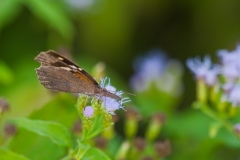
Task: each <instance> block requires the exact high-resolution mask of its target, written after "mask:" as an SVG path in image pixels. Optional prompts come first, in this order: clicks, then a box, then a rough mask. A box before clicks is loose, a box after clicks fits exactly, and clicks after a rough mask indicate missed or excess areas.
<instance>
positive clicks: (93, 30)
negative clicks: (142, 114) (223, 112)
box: [0, 0, 240, 107]
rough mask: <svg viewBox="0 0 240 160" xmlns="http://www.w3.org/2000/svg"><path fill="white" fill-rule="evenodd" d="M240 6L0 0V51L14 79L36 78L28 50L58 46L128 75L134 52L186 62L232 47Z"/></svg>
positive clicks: (164, 0)
mask: <svg viewBox="0 0 240 160" xmlns="http://www.w3.org/2000/svg"><path fill="white" fill-rule="evenodd" d="M74 3H75V4H74ZM239 7H240V2H239V1H238V0H230V1H229V0H222V1H190V0H184V1H169V0H150V1H145V0H139V1H135V0H121V1H111V0H99V1H97V0H88V1H87V0H79V1H77V0H69V1H67V0H66V1H63V0H43V1H37V0H0V59H1V60H2V61H4V62H5V63H6V65H7V66H8V67H9V68H10V69H11V70H12V72H13V74H14V78H13V82H12V84H11V85H13V84H15V85H16V84H19V83H21V82H27V81H30V80H36V75H35V72H34V71H33V69H34V68H36V67H38V66H39V64H38V63H36V62H35V61H34V60H33V58H34V57H35V56H36V55H37V54H38V53H39V52H40V51H46V50H49V49H53V50H58V49H59V48H61V47H66V48H68V49H69V50H70V51H71V53H72V54H73V57H74V58H75V59H76V61H77V62H78V63H79V64H80V65H81V66H82V67H84V68H87V66H85V65H84V64H85V62H83V61H85V59H84V58H82V57H88V58H90V59H91V60H92V61H93V60H95V62H97V61H103V62H105V63H106V64H107V67H109V68H111V69H112V70H113V71H114V72H117V73H118V74H119V75H120V76H121V77H122V78H123V79H124V80H125V81H128V80H129V77H130V76H131V75H132V74H133V71H132V61H133V59H134V58H135V57H136V56H137V55H138V54H144V53H146V52H147V51H148V50H150V49H152V48H160V49H162V50H163V51H164V52H165V53H167V54H168V55H169V56H170V57H172V58H174V59H178V60H180V61H181V62H182V63H183V64H185V60H186V59H187V58H188V57H193V56H195V55H204V54H206V53H209V54H215V51H216V50H218V49H221V48H229V49H232V48H234V47H235V46H236V42H238V41H239V37H240V10H239ZM86 63H88V62H86ZM22 70H24V73H22V72H20V71H22ZM185 73H186V76H184V83H185V86H188V87H185V92H184V96H183V97H184V98H183V101H182V105H181V106H182V107H184V106H186V105H188V104H189V103H191V102H192V101H193V100H194V96H193V94H194V90H193V88H194V86H193V80H192V77H191V75H190V74H189V72H188V71H187V72H185ZM19 74H24V75H21V77H18V75H19ZM1 88H2V86H1ZM185 97H187V98H185Z"/></svg>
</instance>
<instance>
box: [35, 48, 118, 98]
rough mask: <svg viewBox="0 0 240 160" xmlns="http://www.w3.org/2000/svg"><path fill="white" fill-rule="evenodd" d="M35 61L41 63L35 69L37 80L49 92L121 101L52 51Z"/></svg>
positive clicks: (85, 73) (43, 53)
mask: <svg viewBox="0 0 240 160" xmlns="http://www.w3.org/2000/svg"><path fill="white" fill-rule="evenodd" d="M35 60H36V61H38V62H40V63H41V66H40V67H39V68H37V69H36V72H37V75H38V79H39V81H40V83H41V84H42V85H43V86H44V87H46V88H48V89H50V90H57V91H63V92H71V93H83V94H86V95H89V96H105V97H110V98H113V99H116V100H121V97H119V96H117V95H115V94H113V93H111V92H109V91H107V90H106V89H105V88H102V87H101V86H100V85H99V84H98V83H97V82H96V81H95V79H94V78H93V77H92V76H91V75H90V74H88V73H87V72H86V71H85V70H84V69H83V68H81V67H79V66H78V65H77V64H75V63H73V62H72V61H70V60H68V59H67V58H65V57H63V56H61V55H59V54H57V53H56V52H54V51H51V50H50V51H46V52H41V53H40V54H39V55H38V56H37V57H35Z"/></svg>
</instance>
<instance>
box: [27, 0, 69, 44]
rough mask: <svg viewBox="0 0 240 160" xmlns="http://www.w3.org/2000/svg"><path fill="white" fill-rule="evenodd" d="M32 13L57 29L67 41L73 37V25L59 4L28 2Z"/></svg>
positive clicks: (42, 0) (42, 1) (33, 0)
mask: <svg viewBox="0 0 240 160" xmlns="http://www.w3.org/2000/svg"><path fill="white" fill-rule="evenodd" d="M26 2H27V5H28V6H29V8H30V9H31V10H32V12H33V13H34V14H35V15H36V16H38V17H39V18H41V19H42V20H43V21H45V22H46V23H47V24H48V25H50V26H51V27H53V28H54V29H56V30H57V31H58V32H59V33H60V34H61V35H62V36H63V37H64V38H65V39H67V40H71V39H72V37H73V25H72V23H71V21H70V19H69V18H68V17H67V14H66V13H65V11H64V10H63V9H62V7H61V6H60V5H59V2H58V1H56V2H54V1H49V0H41V1H39V0H26Z"/></svg>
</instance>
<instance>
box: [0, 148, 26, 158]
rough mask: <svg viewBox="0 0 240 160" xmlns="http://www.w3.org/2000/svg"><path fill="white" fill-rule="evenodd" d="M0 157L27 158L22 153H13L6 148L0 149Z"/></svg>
mask: <svg viewBox="0 0 240 160" xmlns="http://www.w3.org/2000/svg"><path fill="white" fill-rule="evenodd" d="M0 159H1V160H11V159H14V160H29V159H28V158H26V157H24V156H22V155H19V154H17V153H14V152H11V151H8V150H3V149H0Z"/></svg>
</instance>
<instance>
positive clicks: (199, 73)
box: [187, 55, 221, 86]
mask: <svg viewBox="0 0 240 160" xmlns="http://www.w3.org/2000/svg"><path fill="white" fill-rule="evenodd" d="M187 66H188V68H189V69H190V70H191V71H192V72H193V73H194V74H195V77H196V79H197V80H198V79H203V80H204V81H205V83H206V84H207V85H208V86H213V85H214V84H216V82H217V75H218V74H219V73H220V71H221V70H220V66H219V65H213V64H212V62H211V58H210V56H208V55H207V56H205V57H204V58H203V61H201V59H200V58H199V57H197V58H192V59H188V60H187Z"/></svg>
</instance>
